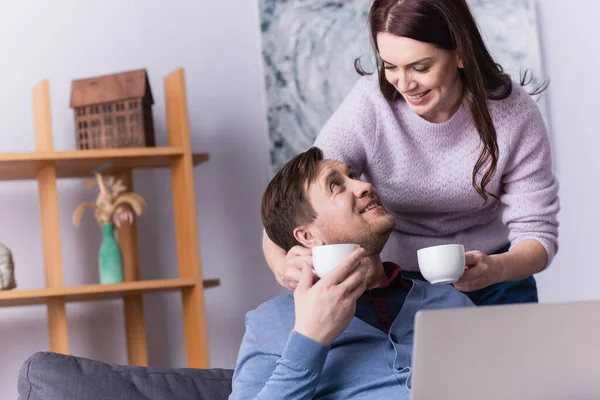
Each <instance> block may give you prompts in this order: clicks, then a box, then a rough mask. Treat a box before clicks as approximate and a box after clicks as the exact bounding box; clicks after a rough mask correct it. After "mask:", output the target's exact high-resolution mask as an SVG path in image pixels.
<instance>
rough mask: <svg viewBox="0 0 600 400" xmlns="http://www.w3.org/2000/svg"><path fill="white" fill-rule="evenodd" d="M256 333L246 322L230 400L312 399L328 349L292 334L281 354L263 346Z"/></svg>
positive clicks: (249, 322)
mask: <svg viewBox="0 0 600 400" xmlns="http://www.w3.org/2000/svg"><path fill="white" fill-rule="evenodd" d="M264 323H265V322H263V324H264ZM263 329H264V328H263ZM257 331H258V332H260V329H258V330H257V329H255V328H253V324H252V322H251V321H250V319H249V318H246V333H245V335H244V338H243V340H242V345H241V347H240V351H239V355H238V362H237V365H236V367H235V372H234V375H233V382H232V393H231V395H230V396H229V400H250V399H254V400H279V399H289V400H309V399H312V398H313V397H314V395H315V392H316V389H317V385H318V383H319V379H320V377H321V372H322V370H323V366H324V365H325V359H326V357H327V353H328V351H329V348H328V347H326V346H323V345H321V344H320V343H317V342H315V341H314V340H312V339H309V338H307V337H306V336H303V335H301V334H299V333H297V332H296V331H292V332H291V333H290V335H289V337H288V340H287V343H286V345H285V348H284V350H283V352H282V353H281V354H278V353H277V352H275V351H272V350H269V349H268V344H265V346H267V348H265V347H263V345H261V342H260V340H259V338H258V334H257Z"/></svg>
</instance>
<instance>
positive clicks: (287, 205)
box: [261, 147, 323, 251]
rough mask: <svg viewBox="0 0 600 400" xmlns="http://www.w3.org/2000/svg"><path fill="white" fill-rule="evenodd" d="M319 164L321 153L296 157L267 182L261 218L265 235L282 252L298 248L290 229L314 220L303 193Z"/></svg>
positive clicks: (313, 212)
mask: <svg viewBox="0 0 600 400" xmlns="http://www.w3.org/2000/svg"><path fill="white" fill-rule="evenodd" d="M321 160H323V152H322V151H321V149H319V148H317V147H311V148H310V149H308V150H307V151H305V152H304V153H300V154H298V155H297V156H296V157H294V158H292V159H291V160H290V161H288V162H287V163H286V164H285V165H284V166H283V168H281V170H280V171H279V172H278V173H277V174H276V175H275V176H274V177H273V179H271V182H269V184H268V185H267V189H266V190H265V193H264V195H263V198H262V206H261V215H262V221H263V226H264V227H265V231H266V232H267V235H268V236H269V238H270V239H271V240H272V241H273V242H274V243H275V244H277V245H278V246H279V247H281V248H283V249H285V250H286V251H288V250H290V249H291V248H292V247H294V246H295V245H298V244H300V243H298V241H297V240H296V238H295V237H294V229H295V228H296V227H298V226H300V225H303V224H307V223H310V222H312V221H313V220H314V219H315V218H316V213H315V211H314V209H313V208H312V206H311V204H310V202H309V201H308V199H307V197H306V189H307V188H308V185H309V184H310V183H312V182H313V181H314V180H315V179H316V177H317V172H318V165H319V161H321Z"/></svg>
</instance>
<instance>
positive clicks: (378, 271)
mask: <svg viewBox="0 0 600 400" xmlns="http://www.w3.org/2000/svg"><path fill="white" fill-rule="evenodd" d="M369 260H370V261H371V263H372V266H371V272H370V273H369V274H367V276H366V279H367V290H371V289H375V288H378V287H379V286H381V285H382V284H384V283H385V282H386V281H387V279H388V277H387V275H386V274H385V269H384V268H383V263H382V262H381V256H380V255H379V254H377V255H373V256H370V257H369Z"/></svg>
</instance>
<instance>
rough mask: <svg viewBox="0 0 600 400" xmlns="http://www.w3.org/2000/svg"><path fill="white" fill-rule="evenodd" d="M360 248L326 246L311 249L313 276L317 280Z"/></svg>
mask: <svg viewBox="0 0 600 400" xmlns="http://www.w3.org/2000/svg"><path fill="white" fill-rule="evenodd" d="M359 247H360V246H359V245H357V244H349V243H342V244H326V245H323V246H315V247H313V248H312V261H313V269H314V271H315V274H317V276H318V277H319V278H322V277H324V276H325V275H327V273H328V272H329V271H331V270H332V269H334V268H335V267H337V266H338V265H340V263H341V262H342V261H344V259H345V258H346V257H348V256H349V255H350V253H352V252H353V251H354V250H356V249H358V248H359Z"/></svg>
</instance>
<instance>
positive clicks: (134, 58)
mask: <svg viewBox="0 0 600 400" xmlns="http://www.w3.org/2000/svg"><path fill="white" fill-rule="evenodd" d="M167 5H168V7H169V9H168V10H165V9H164V7H165V6H167ZM0 54H2V57H1V59H2V61H1V62H0V88H1V89H0V90H1V93H2V94H1V95H0V143H1V145H0V151H2V152H23V151H33V150H34V132H33V123H32V117H33V115H32V106H31V105H32V99H31V89H32V88H33V86H34V85H35V84H37V83H38V82H39V81H40V80H42V79H49V80H50V91H51V101H52V107H53V108H52V117H53V123H54V143H55V148H56V149H58V150H68V149H73V148H74V130H73V114H72V110H70V109H69V91H70V83H71V80H72V79H76V78H82V77H89V76H94V75H98V74H104V73H111V72H116V71H122V70H128V69H135V68H147V69H148V72H149V75H150V83H151V85H152V89H153V94H154V98H155V101H156V104H155V105H154V120H155V126H156V131H157V140H158V142H159V144H166V131H165V125H166V122H165V114H164V111H165V110H164V102H163V82H162V79H163V77H164V76H165V75H166V74H168V73H169V72H171V71H172V70H174V69H175V68H177V67H183V68H185V72H186V80H187V89H188V104H189V109H190V123H191V129H192V134H193V137H192V146H193V149H194V151H197V152H204V151H206V152H209V153H210V156H211V160H210V162H208V163H206V164H203V165H201V166H199V167H198V168H197V169H196V179H195V183H196V198H197V204H198V208H197V210H198V224H199V230H200V244H201V258H202V262H203V266H204V274H205V277H207V278H219V279H221V283H222V285H221V286H220V287H219V288H214V289H209V290H207V291H206V306H207V315H208V329H209V342H210V346H211V351H210V359H211V365H212V366H214V367H230V368H231V367H233V366H234V365H235V359H236V355H237V350H238V346H239V343H240V341H241V338H242V335H243V331H244V327H243V317H244V314H245V312H246V311H247V310H249V309H251V308H254V307H256V306H257V305H258V304H260V303H261V302H263V301H265V300H267V299H269V298H271V297H273V296H275V295H277V294H279V293H281V290H280V288H279V287H278V286H277V285H276V283H275V280H274V278H273V276H272V275H271V273H270V272H269V271H268V268H267V267H266V264H265V262H264V259H263V256H262V251H261V248H260V240H261V223H260V214H259V210H260V207H259V206H260V197H261V195H262V191H263V189H264V187H265V186H266V184H267V181H268V179H269V172H268V155H267V147H266V146H267V145H266V119H265V106H264V100H263V94H262V93H263V91H262V81H261V77H262V73H261V52H260V36H259V23H258V10H257V6H256V2H255V1H248V0H220V1H212V0H204V1H195V0H171V1H169V2H165V1H160V0H151V1H148V0H147V1H137V0H107V1H100V2H98V1H78V0H55V1H52V2H42V1H34V0H27V1H19V2H16V1H10V2H9V1H2V2H0ZM135 178H136V191H138V192H139V193H140V194H141V195H142V196H144V197H145V198H146V199H147V200H148V203H149V204H148V205H149V209H148V212H147V213H146V214H145V215H143V216H142V217H141V218H140V220H139V224H140V230H139V239H140V246H141V254H140V261H141V268H142V275H143V277H144V278H160V277H175V276H176V275H177V265H176V252H175V244H174V237H173V234H174V229H173V225H172V218H171V217H172V202H171V195H170V186H169V185H170V179H169V175H168V172H167V171H158V172H151V171H150V172H140V173H136V177H135ZM37 195H38V194H37V186H36V184H35V182H15V183H6V182H2V183H0V220H1V221H2V223H0V242H4V243H6V244H7V245H9V246H10V247H11V248H12V250H13V252H14V255H15V259H16V264H17V279H18V284H19V289H28V288H40V287H43V286H44V273H43V265H42V253H41V249H42V246H41V232H40V225H39V209H38V201H37ZM93 198H94V194H93V192H92V191H91V190H88V189H84V188H83V185H82V182H81V181H79V180H67V181H61V182H60V185H59V203H60V220H61V239H62V252H63V262H64V265H65V281H66V283H67V284H80V283H95V282H97V281H98V277H97V270H96V268H97V267H96V255H97V246H98V244H99V239H100V235H99V229H98V228H97V227H96V225H95V221H94V219H93V218H92V217H91V214H86V215H84V219H83V223H82V225H81V226H80V227H79V228H74V227H73V226H72V224H71V221H70V218H71V213H72V211H73V209H74V208H75V207H76V205H77V204H78V203H79V202H80V201H83V200H92V199H93ZM179 299H180V298H179V296H178V295H177V294H167V295H152V296H149V297H148V298H147V299H146V301H145V307H146V308H145V315H146V325H147V329H148V340H149V347H150V354H149V356H150V363H151V364H152V365H155V366H173V367H176V366H185V352H184V346H183V331H182V329H181V312H180V307H179V305H180V300H179ZM67 312H68V318H69V334H70V345H71V352H72V353H73V354H76V355H82V356H87V357H92V358H96V359H99V360H105V361H109V362H115V363H125V362H126V351H125V343H124V340H123V334H124V324H123V317H122V310H121V307H120V305H119V303H118V302H97V303H84V304H83V303H82V304H69V306H68V307H67ZM47 349H48V342H47V321H46V316H45V308H44V307H43V306H39V307H20V308H14V309H9V308H1V309H0V387H1V388H2V389H1V390H0V392H1V393H2V398H16V378H17V371H18V368H19V366H20V364H21V363H22V362H23V360H25V359H26V358H27V357H28V356H29V355H30V354H32V353H33V352H35V351H37V350H47Z"/></svg>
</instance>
